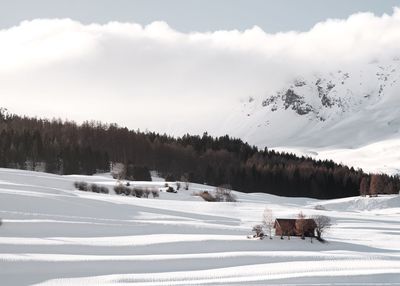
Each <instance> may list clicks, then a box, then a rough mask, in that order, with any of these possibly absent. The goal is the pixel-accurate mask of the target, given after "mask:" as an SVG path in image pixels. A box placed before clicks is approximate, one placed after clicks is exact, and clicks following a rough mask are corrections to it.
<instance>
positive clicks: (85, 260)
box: [0, 169, 400, 286]
mask: <svg viewBox="0 0 400 286" xmlns="http://www.w3.org/2000/svg"><path fill="white" fill-rule="evenodd" d="M74 181H85V182H88V183H91V184H92V183H96V184H97V185H99V186H104V187H108V188H109V190H110V194H98V193H91V192H82V191H77V190H75V189H74V187H73V183H74ZM116 183H117V182H116V180H113V179H112V178H111V176H110V175H107V174H104V175H96V176H59V175H52V174H46V173H39V172H29V171H21V170H12V169H0V217H1V218H2V221H3V223H2V225H1V226H0V277H1V283H2V285H8V286H13V285H194V284H196V285H216V284H224V285H249V284H253V283H254V284H257V285H266V284H268V285H269V284H273V285H283V284H285V285H294V284H296V285H299V284H301V285H317V284H318V285H328V284H329V285H330V284H335V285H348V284H349V282H351V283H352V284H354V285H373V284H374V285H375V284H376V283H377V284H381V283H384V284H385V285H398V284H399V283H400V277H399V275H398V273H399V271H400V256H399V250H400V239H399V235H400V218H399V215H398V214H399V210H400V208H399V207H400V200H399V199H400V197H399V196H396V195H391V196H388V195H386V196H379V197H377V198H365V197H364V198H362V197H352V198H345V199H336V200H315V199H309V198H285V197H277V196H273V195H268V194H256V193H254V194H244V193H238V192H234V193H235V195H236V196H237V202H234V203H227V202H213V203H210V202H205V201H202V200H201V199H200V198H199V197H197V196H193V193H194V192H198V191H204V190H207V191H209V192H213V191H214V190H215V188H213V187H212V186H205V185H198V184H190V187H189V190H183V189H181V190H180V191H178V193H176V194H174V193H166V192H161V193H160V197H159V198H148V199H146V198H135V197H132V196H130V197H127V196H118V195H115V194H114V193H113V186H115V185H116ZM170 184H171V185H173V184H175V183H174V182H170ZM163 185H164V182H162V181H161V180H156V181H153V182H131V186H132V187H133V186H136V187H138V186H147V187H160V186H163ZM265 207H268V208H269V209H270V210H272V212H273V215H274V216H275V217H281V218H294V217H295V216H296V215H297V214H298V213H299V211H302V212H303V213H304V214H306V215H307V216H312V215H325V216H328V217H330V218H331V219H332V222H333V225H332V227H331V229H330V230H329V231H328V232H327V233H326V236H325V238H326V239H327V240H328V243H320V242H317V241H316V240H314V241H313V243H311V241H310V239H309V238H307V239H306V240H301V239H300V238H298V237H292V238H291V239H290V240H288V239H287V238H286V237H285V238H284V239H283V240H281V239H280V238H279V237H274V238H273V239H272V240H270V239H264V240H253V239H248V238H247V235H249V234H250V233H251V228H252V226H253V225H255V224H258V223H260V221H261V218H262V214H263V211H264V209H265Z"/></svg>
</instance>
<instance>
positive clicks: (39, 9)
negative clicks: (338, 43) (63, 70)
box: [0, 0, 399, 33]
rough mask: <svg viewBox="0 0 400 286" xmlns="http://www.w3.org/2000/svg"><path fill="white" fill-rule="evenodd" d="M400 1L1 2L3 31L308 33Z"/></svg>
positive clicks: (382, 10)
mask: <svg viewBox="0 0 400 286" xmlns="http://www.w3.org/2000/svg"><path fill="white" fill-rule="evenodd" d="M398 5H399V0H34V1H33V0H1V1H0V29H1V28H8V27H11V26H15V25H18V24H19V23H20V22H21V21H23V20H32V19H36V18H71V19H73V20H78V21H80V22H82V23H85V24H87V23H92V22H95V23H107V22H109V21H119V22H135V23H140V24H143V25H146V24H149V23H151V22H154V21H165V22H167V23H168V24H169V25H170V26H171V27H172V28H174V29H176V30H178V31H182V32H189V31H198V32H204V31H214V30H232V29H239V30H244V29H248V28H251V27H253V26H254V25H257V26H259V27H260V28H262V29H263V30H264V31H265V32H269V33H275V32H279V31H289V30H295V31H307V30H309V29H310V28H311V27H312V26H314V25H315V24H316V23H318V22H321V21H324V20H326V19H328V18H347V17H348V16H350V15H351V14H354V13H357V12H372V13H374V14H376V15H382V14H383V13H388V14H391V12H392V8H393V7H394V6H398Z"/></svg>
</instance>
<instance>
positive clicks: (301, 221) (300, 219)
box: [296, 212, 307, 239]
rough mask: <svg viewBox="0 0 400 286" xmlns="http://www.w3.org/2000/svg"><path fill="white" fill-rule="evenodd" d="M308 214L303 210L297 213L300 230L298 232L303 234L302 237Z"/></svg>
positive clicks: (298, 228)
mask: <svg viewBox="0 0 400 286" xmlns="http://www.w3.org/2000/svg"><path fill="white" fill-rule="evenodd" d="M306 224H307V221H306V215H305V214H303V212H299V214H298V215H297V220H296V230H297V232H298V234H300V235H301V239H304V232H305V229H306Z"/></svg>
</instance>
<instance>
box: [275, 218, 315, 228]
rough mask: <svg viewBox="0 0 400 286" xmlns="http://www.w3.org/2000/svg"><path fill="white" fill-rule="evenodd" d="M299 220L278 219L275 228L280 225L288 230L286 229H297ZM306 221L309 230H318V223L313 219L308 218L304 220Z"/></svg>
mask: <svg viewBox="0 0 400 286" xmlns="http://www.w3.org/2000/svg"><path fill="white" fill-rule="evenodd" d="M297 220H298V219H295V218H277V219H275V223H274V228H276V227H277V225H279V226H280V227H281V228H286V229H295V228H296V221H297ZM304 221H305V222H306V225H307V226H308V227H309V228H313V229H314V228H316V226H317V225H316V223H315V221H314V220H313V219H312V218H306V219H304Z"/></svg>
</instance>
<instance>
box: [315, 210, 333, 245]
mask: <svg viewBox="0 0 400 286" xmlns="http://www.w3.org/2000/svg"><path fill="white" fill-rule="evenodd" d="M313 219H314V221H315V225H316V227H315V230H316V232H317V239H318V240H319V241H323V238H322V235H323V234H324V233H325V232H326V230H327V229H329V228H330V227H331V225H332V223H331V219H330V218H329V217H327V216H324V215H317V216H314V217H313Z"/></svg>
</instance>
